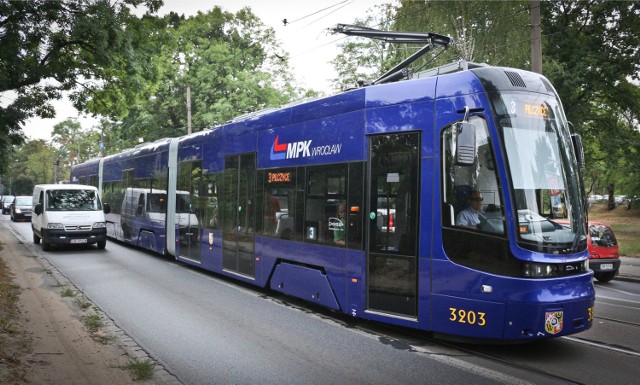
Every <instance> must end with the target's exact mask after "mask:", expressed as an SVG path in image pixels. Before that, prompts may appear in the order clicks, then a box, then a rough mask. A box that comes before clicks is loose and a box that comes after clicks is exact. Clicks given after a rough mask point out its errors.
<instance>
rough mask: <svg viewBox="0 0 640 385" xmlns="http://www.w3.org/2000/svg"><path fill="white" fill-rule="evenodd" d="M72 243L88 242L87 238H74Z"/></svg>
mask: <svg viewBox="0 0 640 385" xmlns="http://www.w3.org/2000/svg"><path fill="white" fill-rule="evenodd" d="M71 243H87V240H86V239H72V240H71Z"/></svg>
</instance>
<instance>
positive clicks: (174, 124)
mask: <svg viewBox="0 0 640 385" xmlns="http://www.w3.org/2000/svg"><path fill="white" fill-rule="evenodd" d="M163 20H164V23H165V24H166V26H167V30H168V31H169V32H170V34H171V38H170V39H167V40H166V41H165V44H164V45H163V46H162V49H161V50H160V51H159V52H158V56H157V57H155V58H154V59H153V62H154V63H155V65H157V67H158V73H159V77H158V80H157V81H156V82H154V83H150V84H148V85H147V88H148V89H149V90H150V93H149V95H148V96H149V97H148V98H147V99H143V100H140V103H139V104H138V105H136V106H134V107H132V108H131V109H130V110H129V112H128V114H127V115H126V116H125V117H124V118H123V119H122V121H121V122H122V125H121V127H120V128H121V129H122V130H123V131H122V132H126V133H127V135H128V137H129V138H135V139H137V138H141V137H142V138H144V140H145V141H153V140H156V139H159V138H163V137H175V136H179V135H184V134H185V133H186V125H187V124H186V123H187V108H186V104H185V100H186V99H185V89H186V86H187V85H188V86H189V87H190V89H191V101H192V102H191V113H192V127H193V131H199V130H202V129H204V128H206V127H210V126H214V125H217V124H222V123H225V122H227V121H228V120H230V119H232V118H234V117H236V116H238V115H241V114H244V113H248V112H254V111H257V110H260V109H263V108H266V107H273V106H279V105H282V104H284V103H286V102H288V101H290V100H291V99H292V98H295V97H297V95H298V93H299V90H296V89H295V86H294V85H293V82H292V79H291V75H290V70H289V68H288V56H287V54H285V53H284V52H282V50H281V49H280V47H279V44H278V42H277V41H276V39H275V32H274V31H273V29H271V28H267V27H265V26H264V25H263V24H262V22H261V21H260V20H259V19H258V18H257V17H256V16H255V15H254V14H253V13H251V11H250V10H249V9H242V10H240V11H238V12H237V13H235V14H232V13H229V12H225V11H222V9H220V8H219V7H215V8H214V9H212V10H211V11H209V12H207V13H202V12H199V13H198V14H197V15H195V16H193V17H189V18H185V17H184V16H179V15H177V14H175V13H172V14H169V15H167V16H165V18H164V19H163ZM111 118H112V119H114V120H117V119H118V117H117V116H111Z"/></svg>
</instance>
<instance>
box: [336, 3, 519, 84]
mask: <svg viewBox="0 0 640 385" xmlns="http://www.w3.org/2000/svg"><path fill="white" fill-rule="evenodd" d="M528 11H529V8H528V2H525V1H499V2H492V1H487V2H478V1H474V2H470V1H436V0H426V1H407V0H403V1H400V6H399V7H398V8H397V9H394V8H393V7H392V6H390V5H387V6H385V7H381V10H380V9H378V10H370V11H369V12H368V15H367V18H365V19H364V20H356V24H358V25H363V26H368V27H371V28H376V29H382V30H393V31H404V32H433V33H438V34H441V35H449V36H452V37H453V40H454V45H453V46H450V47H449V48H448V49H447V50H445V51H444V52H442V53H440V54H439V56H437V57H434V56H432V55H426V56H425V57H424V58H423V59H421V60H418V61H416V62H415V63H414V64H412V71H413V72H417V71H420V70H422V69H424V68H430V67H434V66H437V65H441V64H445V63H450V62H452V61H456V60H459V59H461V58H462V59H465V60H468V61H476V62H485V63H490V64H493V65H502V66H508V67H521V68H523V67H528V63H529V56H528V55H529V53H530V47H531V45H530V42H529V26H528V25H529V23H530V21H529V14H528ZM341 48H342V53H341V54H339V55H338V56H337V57H336V59H334V61H333V62H332V63H333V64H334V66H335V68H336V69H337V70H338V73H339V77H338V79H335V80H334V86H336V88H341V89H344V88H346V87H345V86H350V87H353V85H354V84H355V81H356V80H359V79H363V78H365V79H366V78H369V79H371V78H375V77H377V76H379V75H381V74H383V73H384V72H385V71H387V70H388V69H390V68H391V67H392V66H394V65H395V64H397V63H399V62H401V61H402V60H404V59H406V58H407V57H409V56H410V55H412V54H413V53H414V52H416V51H417V50H418V49H420V48H422V47H421V46H420V47H412V46H407V45H404V44H398V45H393V44H389V45H383V44H381V43H379V42H375V41H364V40H359V41H358V40H355V38H349V39H348V41H347V42H346V43H344V44H341ZM434 53H435V51H434Z"/></svg>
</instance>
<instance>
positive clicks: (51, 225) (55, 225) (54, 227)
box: [47, 223, 64, 229]
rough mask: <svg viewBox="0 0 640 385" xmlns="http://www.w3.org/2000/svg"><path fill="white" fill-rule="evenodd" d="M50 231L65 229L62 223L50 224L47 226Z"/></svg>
mask: <svg viewBox="0 0 640 385" xmlns="http://www.w3.org/2000/svg"><path fill="white" fill-rule="evenodd" d="M47 228H48V229H64V226H63V225H62V223H49V225H48V226H47Z"/></svg>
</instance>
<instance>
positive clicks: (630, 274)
mask: <svg viewBox="0 0 640 385" xmlns="http://www.w3.org/2000/svg"><path fill="white" fill-rule="evenodd" d="M614 279H618V280H620V281H629V282H636V283H639V282H640V258H635V257H620V270H619V271H618V275H616V277H615V278H614Z"/></svg>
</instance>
